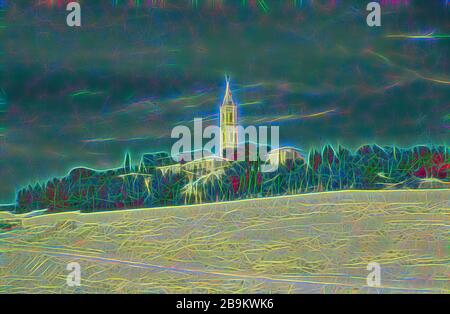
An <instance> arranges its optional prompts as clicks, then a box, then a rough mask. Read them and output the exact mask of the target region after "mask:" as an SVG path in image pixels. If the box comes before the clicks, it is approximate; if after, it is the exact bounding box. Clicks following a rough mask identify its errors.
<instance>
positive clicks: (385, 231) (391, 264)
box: [0, 190, 450, 293]
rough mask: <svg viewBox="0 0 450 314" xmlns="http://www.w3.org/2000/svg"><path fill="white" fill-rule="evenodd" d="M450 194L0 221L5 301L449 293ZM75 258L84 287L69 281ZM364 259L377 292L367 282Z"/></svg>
mask: <svg viewBox="0 0 450 314" xmlns="http://www.w3.org/2000/svg"><path fill="white" fill-rule="evenodd" d="M449 199H450V190H414V191H348V192H330V193H320V194H310V195H298V196H288V197H277V198H268V199H259V200H246V201H237V202H228V203H218V204H206V205H193V206H181V207H170V208H156V209H155V208H153V209H142V210H129V211H115V212H105V213H95V214H80V213H76V212H70V213H61V214H54V215H43V216H36V217H32V218H23V216H14V215H11V214H9V213H0V222H1V223H8V222H11V221H14V223H15V227H14V228H6V229H3V230H0V293H44V292H46V293H88V292H89V293H200V292H208V293H219V292H220V293H280V292H281V293H304V292H309V293H367V292H382V293H393V292H414V293H422V292H424V293H425V292H440V293H449V292H450V287H449V284H448V265H449V262H450V259H449V252H448V250H449V247H448V228H449V222H450V215H449V214H450V211H449V207H450V206H449V205H450V201H449ZM70 262H78V263H79V264H80V265H81V268H82V285H81V286H80V287H76V288H72V287H68V286H67V285H66V277H67V274H68V271H67V270H66V265H67V264H68V263H70ZM369 262H377V263H379V264H380V265H381V268H382V271H381V272H382V279H381V288H369V287H367V286H366V276H367V275H368V273H369V271H367V270H366V267H367V264H368V263H369Z"/></svg>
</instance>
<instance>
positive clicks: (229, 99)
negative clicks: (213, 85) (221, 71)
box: [222, 75, 234, 106]
mask: <svg viewBox="0 0 450 314" xmlns="http://www.w3.org/2000/svg"><path fill="white" fill-rule="evenodd" d="M225 81H226V83H227V87H226V88H225V95H224V96H223V102H222V106H224V105H233V106H234V101H233V95H232V93H231V89H230V77H229V76H228V75H225Z"/></svg>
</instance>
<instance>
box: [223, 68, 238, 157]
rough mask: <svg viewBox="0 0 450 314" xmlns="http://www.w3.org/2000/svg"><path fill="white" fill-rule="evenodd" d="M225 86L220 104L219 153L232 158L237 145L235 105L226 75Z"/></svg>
mask: <svg viewBox="0 0 450 314" xmlns="http://www.w3.org/2000/svg"><path fill="white" fill-rule="evenodd" d="M226 83H227V87H226V90H225V96H224V97H223V102H222V106H220V155H221V156H222V157H228V158H229V159H234V157H235V154H236V151H237V146H238V131H237V125H238V124H237V119H238V117H237V106H236V104H235V103H234V101H233V96H232V95H231V90H230V79H229V78H228V77H226Z"/></svg>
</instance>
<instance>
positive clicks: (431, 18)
mask: <svg viewBox="0 0 450 314" xmlns="http://www.w3.org/2000/svg"><path fill="white" fill-rule="evenodd" d="M39 2H40V3H45V2H46V1H31V0H30V1H7V0H6V1H5V0H0V8H2V9H1V11H0V60H1V61H0V97H1V98H0V123H1V125H0V177H1V185H0V203H1V202H11V201H13V199H14V193H15V191H16V190H17V189H18V188H19V187H21V186H23V185H26V184H28V183H35V182H37V181H38V180H44V179H47V178H50V177H53V176H63V175H65V174H66V173H67V172H68V171H69V170H70V169H71V168H72V167H75V166H79V165H84V166H88V167H93V168H99V169H104V168H108V167H115V166H117V165H118V164H119V163H120V162H121V161H122V159H123V155H124V152H125V151H130V152H131V155H132V158H134V161H137V160H138V159H139V157H140V155H141V154H142V153H143V152H151V151H159V150H170V147H171V145H172V144H173V142H174V140H172V139H170V132H171V130H172V128H173V127H174V126H175V125H177V124H186V125H188V126H191V125H192V124H191V123H192V119H193V118H194V117H205V118H206V117H207V118H208V121H209V123H214V124H216V123H218V121H217V112H218V106H219V104H220V102H221V97H222V94H223V88H224V74H225V73H227V74H229V75H231V77H232V89H233V94H234V95H235V97H236V100H237V102H238V103H239V104H240V117H241V120H240V122H241V124H243V125H250V124H253V125H268V124H271V123H272V124H276V125H280V136H281V138H280V141H281V143H284V144H286V145H295V146H298V147H300V148H301V149H304V150H308V149H309V148H311V147H319V146H321V145H323V144H325V143H331V144H338V143H340V144H344V145H346V146H349V147H351V148H355V147H358V146H359V145H362V144H365V143H378V144H381V145H391V144H396V145H400V146H411V145H416V144H447V145H448V143H449V139H450V136H449V131H450V110H449V109H450V104H449V99H450V98H449V96H450V93H449V81H450V74H449V63H448V56H449V47H450V38H449V37H448V35H449V34H450V27H449V26H450V19H449V17H450V16H449V15H450V14H449V13H450V6H447V5H446V4H445V2H446V1H439V0H436V1H391V2H396V3H403V4H401V5H398V4H397V5H390V4H387V5H384V6H383V11H382V27H379V28H369V27H368V26H367V24H366V21H365V20H366V16H367V12H366V11H365V6H366V4H367V3H368V2H369V1H361V0H358V1H356V0H355V1H330V0H327V1H314V4H313V5H311V4H309V3H310V2H311V1H306V0H305V1H303V3H304V5H303V6H300V5H299V4H298V3H300V1H297V6H296V7H294V6H293V3H294V2H295V1H288V0H287V1H267V0H266V1H247V5H245V4H243V3H244V2H245V1H222V3H223V7H216V8H211V7H210V6H208V4H211V3H212V2H211V1H207V0H205V1H202V0H199V1H198V3H199V7H197V8H192V7H190V6H189V5H187V4H188V3H190V2H191V1H181V0H180V1H170V0H166V1H165V4H166V6H165V7H164V8H145V7H144V8H142V7H141V8H133V7H128V6H127V5H119V6H116V7H114V6H112V5H111V3H112V1H81V4H82V23H83V26H82V27H81V28H69V27H67V26H66V24H65V20H66V15H67V13H66V11H65V8H64V6H57V5H56V6H48V5H37V3H39ZM47 2H48V3H50V2H51V1H47ZM53 2H54V3H57V2H58V1H53ZM60 2H64V1H60ZM119 2H122V3H123V2H125V3H128V2H129V1H119ZM141 2H143V3H148V2H151V1H141ZM385 2H390V1H385ZM94 3H95V4H94ZM252 3H256V5H255V6H252V5H251V4H252ZM277 3H278V5H276V4H277ZM280 3H283V4H282V5H280ZM266 6H267V10H265V9H266ZM420 35H427V36H420ZM414 36H419V37H414Z"/></svg>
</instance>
